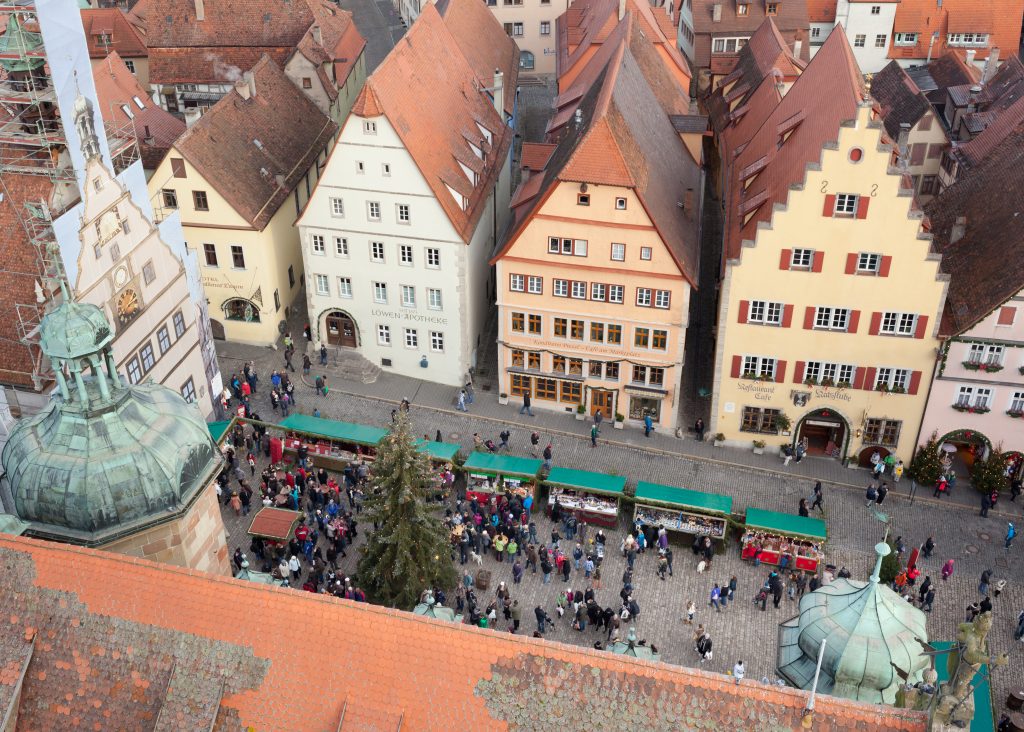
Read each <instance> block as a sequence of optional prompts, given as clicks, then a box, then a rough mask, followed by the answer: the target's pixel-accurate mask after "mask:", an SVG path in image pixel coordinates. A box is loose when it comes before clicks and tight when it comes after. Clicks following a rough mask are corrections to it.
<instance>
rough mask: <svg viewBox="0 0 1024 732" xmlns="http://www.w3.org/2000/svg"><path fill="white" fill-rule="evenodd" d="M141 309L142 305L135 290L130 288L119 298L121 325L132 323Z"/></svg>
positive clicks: (118, 311)
mask: <svg viewBox="0 0 1024 732" xmlns="http://www.w3.org/2000/svg"><path fill="white" fill-rule="evenodd" d="M141 309H142V303H141V302H140V301H139V295H138V293H137V292H135V290H133V289H131V288H129V289H127V290H125V291H124V292H122V293H121V294H120V295H118V296H117V319H118V321H119V322H120V323H121V325H126V324H127V323H130V322H131V321H132V319H133V318H134V317H135V316H136V315H138V314H139V311H140V310H141Z"/></svg>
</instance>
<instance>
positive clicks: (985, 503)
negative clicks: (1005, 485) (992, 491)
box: [978, 493, 992, 518]
mask: <svg viewBox="0 0 1024 732" xmlns="http://www.w3.org/2000/svg"><path fill="white" fill-rule="evenodd" d="M990 508H992V499H991V498H989V495H988V493H982V494H981V511H979V512H978V515H979V516H981V517H982V518H988V512H989V509H990Z"/></svg>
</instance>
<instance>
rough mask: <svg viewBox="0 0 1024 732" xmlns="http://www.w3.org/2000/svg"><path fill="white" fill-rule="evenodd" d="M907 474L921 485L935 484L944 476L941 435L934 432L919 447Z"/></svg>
mask: <svg viewBox="0 0 1024 732" xmlns="http://www.w3.org/2000/svg"><path fill="white" fill-rule="evenodd" d="M907 475H908V476H910V479H911V480H915V481H917V482H918V483H919V484H921V485H927V486H933V485H935V484H936V483H938V482H939V478H940V477H941V476H942V456H941V454H940V451H939V436H938V434H937V433H935V432H933V433H932V436H931V437H930V438H928V442H926V443H925V444H924V445H921V446H919V447H918V448H917V452H916V453H915V454H914V459H913V460H911V461H910V467H909V468H907Z"/></svg>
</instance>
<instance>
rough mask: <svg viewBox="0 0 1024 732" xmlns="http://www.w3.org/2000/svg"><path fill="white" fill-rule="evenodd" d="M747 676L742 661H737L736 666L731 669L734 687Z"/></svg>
mask: <svg viewBox="0 0 1024 732" xmlns="http://www.w3.org/2000/svg"><path fill="white" fill-rule="evenodd" d="M746 675H747V670H746V669H745V668H744V667H743V661H737V662H736V665H735V666H733V667H732V677H733V678H734V679H736V685H737V686H739V683H740V682H741V681H743V677H744V676H746Z"/></svg>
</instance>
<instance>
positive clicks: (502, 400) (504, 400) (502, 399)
mask: <svg viewBox="0 0 1024 732" xmlns="http://www.w3.org/2000/svg"><path fill="white" fill-rule="evenodd" d="M498 404H508V394H506V393H505V392H501V393H500V394H498Z"/></svg>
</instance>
